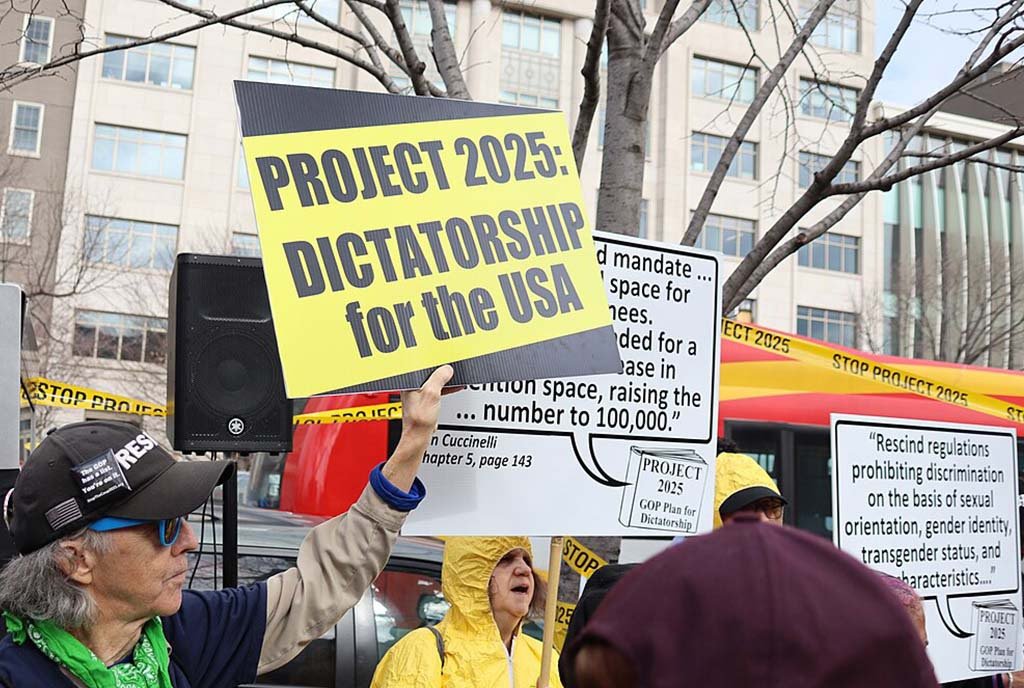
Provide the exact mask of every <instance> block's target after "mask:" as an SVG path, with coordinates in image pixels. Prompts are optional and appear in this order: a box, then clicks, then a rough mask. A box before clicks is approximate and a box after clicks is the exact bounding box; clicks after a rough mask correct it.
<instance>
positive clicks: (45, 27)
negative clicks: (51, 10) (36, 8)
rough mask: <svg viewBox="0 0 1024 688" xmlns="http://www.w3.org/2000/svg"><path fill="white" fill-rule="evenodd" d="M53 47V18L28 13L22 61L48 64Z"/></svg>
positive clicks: (22, 42) (23, 35)
mask: <svg viewBox="0 0 1024 688" xmlns="http://www.w3.org/2000/svg"><path fill="white" fill-rule="evenodd" d="M52 48H53V19H51V18H50V17H34V16H32V15H27V16H26V17H25V26H24V28H23V33H22V37H21V61H22V62H32V63H34V64H46V63H47V62H49V61H50V53H51V52H52Z"/></svg>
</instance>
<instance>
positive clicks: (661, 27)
mask: <svg viewBox="0 0 1024 688" xmlns="http://www.w3.org/2000/svg"><path fill="white" fill-rule="evenodd" d="M710 1H711V0H694V2H693V4H692V5H690V7H689V9H687V11H686V12H685V13H684V14H686V15H688V16H689V17H690V19H689V23H690V24H691V25H692V24H693V22H695V21H697V17H699V16H700V14H701V12H703V11H704V10H706V9H707V8H708V4H709V3H710ZM677 7H679V0H665V4H664V5H662V6H661V11H660V12H659V13H658V21H657V22H655V24H654V30H653V31H651V36H650V38H648V39H647V47H646V48H645V49H644V53H643V62H644V66H645V67H647V68H648V69H649V70H650V71H651V72H653V71H654V65H655V63H657V61H658V58H660V57H661V54H662V52H663V51H662V44H663V43H664V42H665V34H667V33H668V30H669V27H670V26H671V25H672V16H673V15H674V14H675V13H676V8H677Z"/></svg>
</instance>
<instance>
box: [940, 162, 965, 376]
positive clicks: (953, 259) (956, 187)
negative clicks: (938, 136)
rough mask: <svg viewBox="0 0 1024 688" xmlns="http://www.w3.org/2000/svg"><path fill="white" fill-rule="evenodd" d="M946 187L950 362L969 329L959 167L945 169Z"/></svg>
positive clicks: (945, 325)
mask: <svg viewBox="0 0 1024 688" xmlns="http://www.w3.org/2000/svg"><path fill="white" fill-rule="evenodd" d="M941 174H944V175H945V178H944V182H945V188H946V227H945V229H946V231H945V232H944V235H945V246H946V256H945V261H944V262H943V265H942V273H943V274H942V312H943V313H945V315H946V317H944V318H943V320H942V340H941V341H940V343H939V344H940V354H939V357H940V358H941V359H942V360H950V358H951V357H952V356H953V353H954V352H955V350H956V348H957V346H958V342H959V341H960V335H961V333H962V332H963V331H964V330H965V329H966V327H967V228H966V222H967V215H966V213H965V210H964V197H963V192H962V191H961V186H960V169H959V166H957V165H950V166H948V167H946V168H944V169H943V170H942V172H941Z"/></svg>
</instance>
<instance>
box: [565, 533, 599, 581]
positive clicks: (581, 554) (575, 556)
mask: <svg viewBox="0 0 1024 688" xmlns="http://www.w3.org/2000/svg"><path fill="white" fill-rule="evenodd" d="M562 561H564V562H565V563H566V564H567V565H568V566H569V568H571V569H572V570H573V571H575V572H576V573H578V574H580V575H581V576H582V577H584V578H590V577H591V576H592V575H594V572H595V571H597V570H598V569H599V568H601V567H602V566H604V565H605V564H607V563H608V562H607V561H605V560H604V559H602V558H601V557H600V556H598V555H597V554H596V553H595V552H594V551H593V550H592V549H590V548H589V547H587V546H586V545H584V544H583V543H582V542H580V541H579V540H577V539H576V538H573V537H566V538H565V544H563V545H562Z"/></svg>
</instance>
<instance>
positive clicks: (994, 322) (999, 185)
mask: <svg viewBox="0 0 1024 688" xmlns="http://www.w3.org/2000/svg"><path fill="white" fill-rule="evenodd" d="M1005 200H1006V187H1005V186H1004V185H1003V180H1002V179H1001V176H1000V173H999V171H998V170H996V168H994V167H991V168H989V169H988V240H989V276H990V294H991V300H990V301H991V305H990V308H991V309H992V315H991V320H990V321H989V322H990V324H989V327H988V330H989V338H990V340H991V344H990V346H991V349H990V351H989V359H988V360H989V365H991V366H995V367H997V368H1005V367H1006V365H1007V364H1008V363H1009V354H1010V347H1009V341H1008V339H1007V336H1006V332H1007V328H1009V326H1010V235H1009V218H1008V217H1006V203H1005Z"/></svg>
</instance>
